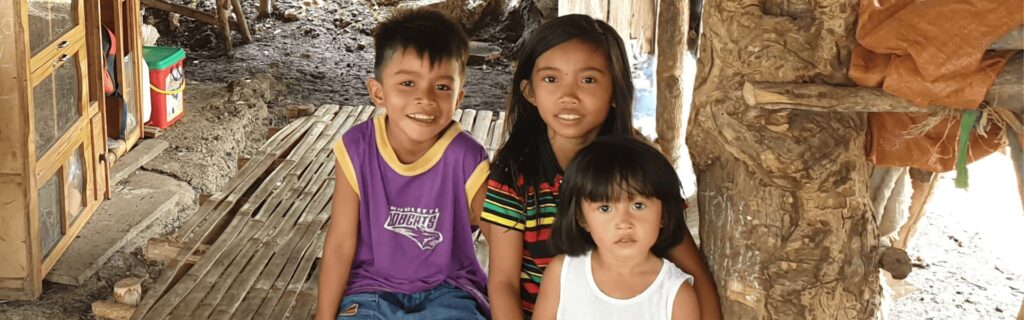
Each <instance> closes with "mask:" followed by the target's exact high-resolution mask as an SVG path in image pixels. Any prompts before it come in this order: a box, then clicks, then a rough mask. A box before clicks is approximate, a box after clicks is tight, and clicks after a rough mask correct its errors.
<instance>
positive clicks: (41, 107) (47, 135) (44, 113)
mask: <svg viewBox="0 0 1024 320" xmlns="http://www.w3.org/2000/svg"><path fill="white" fill-rule="evenodd" d="M32 98H33V99H34V101H33V102H32V109H33V110H34V111H35V115H34V117H35V131H36V159H37V160H38V159H39V158H42V157H43V155H44V154H46V152H47V151H49V150H50V147H53V144H54V143H56V142H57V123H56V122H55V120H54V116H55V115H54V110H53V75H50V76H47V77H46V79H43V81H42V82H39V84H37V85H36V87H35V88H32Z"/></svg>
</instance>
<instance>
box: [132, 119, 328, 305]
mask: <svg viewBox="0 0 1024 320" xmlns="http://www.w3.org/2000/svg"><path fill="white" fill-rule="evenodd" d="M310 125H312V123H311V122H308V121H304V123H303V124H299V125H297V126H296V127H294V129H301V130H290V129H286V130H290V131H292V132H290V133H289V134H288V137H287V138H281V139H280V140H279V141H278V142H280V143H276V145H275V144H271V143H270V142H268V144H266V145H265V146H274V147H276V148H275V150H274V151H273V152H271V153H270V154H269V155H268V156H267V157H266V159H264V160H262V161H260V165H262V164H263V163H264V162H267V161H268V160H269V162H273V161H274V160H275V158H276V157H277V155H278V154H279V153H280V152H282V151H283V149H284V148H286V147H288V146H289V145H291V144H292V143H293V141H296V140H298V139H299V138H300V137H302V134H303V133H304V132H305V128H308V126H310ZM289 126H290V125H289ZM272 140H273V139H272ZM249 164H250V165H253V162H250V163H249ZM255 166H258V165H254V167H250V166H246V169H247V170H252V171H255V170H254V169H255V168H256V167H255ZM278 169H281V168H280V167H279V168H278ZM239 176H243V175H242V174H239V175H236V177H235V178H232V179H231V180H229V183H228V185H229V186H230V189H229V190H231V194H229V195H227V197H228V199H229V201H230V199H231V197H236V198H237V197H240V194H241V193H244V192H245V190H246V189H248V188H249V185H250V184H251V182H249V183H246V184H245V185H244V186H243V187H241V188H239V187H238V185H239V184H241V180H243V178H238V177H239ZM232 180H233V181H235V182H234V186H232V182H231V181H232ZM261 187H264V186H261ZM235 193H238V194H239V195H238V196H235V195H234V194H235ZM215 197H216V198H224V197H225V195H224V194H223V193H219V194H218V195H216V196H215ZM211 203H212V204H210V205H209V206H204V208H206V211H207V213H209V214H210V215H211V216H212V217H215V218H214V219H216V220H221V219H223V218H216V217H221V216H224V217H226V215H227V214H228V213H227V212H226V210H227V208H228V207H229V206H228V205H222V206H218V205H220V204H219V203H218V202H217V201H213V202H211ZM213 209H217V210H213ZM200 210H201V211H202V210H203V208H200ZM212 211H217V212H212ZM196 214H197V215H198V214H200V213H199V212H197V213H196ZM198 220H199V221H196V222H195V224H196V225H198V224H199V222H200V221H201V220H202V217H201V218H200V219H198ZM247 220H248V217H243V216H235V217H234V218H232V219H231V221H230V222H228V223H227V229H226V230H223V231H221V232H220V233H219V235H218V237H220V238H224V237H227V238H228V239H231V238H233V237H235V236H237V235H238V234H239V233H240V232H241V231H242V229H243V228H244V227H243V226H244V225H245V224H246V223H247V222H248V221H247ZM211 221H212V220H211ZM193 227H195V226H193ZM217 228H218V227H217V223H212V222H211V223H207V224H205V225H204V227H202V228H200V229H198V230H197V232H195V236H191V237H189V238H190V239H191V240H190V241H189V242H186V243H190V244H191V245H190V246H191V247H192V248H191V249H189V250H182V251H181V252H180V253H179V254H178V256H177V257H175V262H174V263H172V266H170V267H168V268H166V269H165V270H164V272H163V273H162V274H161V275H160V278H158V279H157V281H156V283H155V284H154V285H153V288H155V289H154V290H151V291H150V292H149V293H148V294H146V295H145V296H144V297H143V300H142V302H141V304H140V305H139V309H138V310H137V311H136V313H135V315H134V316H133V317H132V319H142V318H143V316H147V315H148V314H149V313H150V312H151V311H152V310H151V309H153V308H156V307H158V306H160V305H161V304H160V303H158V301H159V302H163V301H162V297H163V296H165V295H170V294H171V293H174V288H173V287H171V286H172V285H174V284H176V283H178V282H179V281H180V280H181V279H183V278H184V276H185V275H186V274H185V271H186V270H188V271H192V269H194V268H196V267H199V268H206V269H207V270H208V269H209V265H204V262H203V261H200V263H198V264H196V266H194V267H186V265H187V264H186V260H187V258H188V256H189V255H190V254H191V253H192V252H194V251H195V250H196V249H197V248H198V246H199V245H200V242H201V241H199V240H200V239H205V238H211V237H212V236H214V235H213V231H214V230H215V229H217ZM187 234H192V232H191V231H190V232H189V233H187ZM181 237H182V238H184V235H182V236H181ZM172 239H173V238H172ZM174 240H181V238H177V239H174ZM218 243H222V242H221V241H218ZM223 243H225V244H220V246H226V242H223ZM218 250H219V251H218ZM222 250H223V248H222V247H221V248H218V247H217V246H216V245H215V246H211V248H210V251H211V252H216V255H219V254H220V252H221V251H222ZM208 260H209V259H208ZM210 264H212V262H210ZM203 272H205V270H203ZM179 290H185V289H179ZM179 295H183V293H180V294H179ZM171 299H174V298H171ZM173 303H177V301H173V302H171V303H163V305H167V304H171V305H173ZM160 308H162V309H160V310H157V312H156V313H157V314H158V318H162V317H163V316H164V315H166V313H167V312H170V310H169V308H170V306H163V307H160ZM165 309H166V310H165ZM160 313H163V314H162V315H159V314H160Z"/></svg>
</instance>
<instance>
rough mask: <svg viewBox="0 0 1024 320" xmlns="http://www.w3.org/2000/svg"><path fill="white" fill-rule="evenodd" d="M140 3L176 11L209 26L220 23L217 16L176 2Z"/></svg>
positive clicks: (143, 0)
mask: <svg viewBox="0 0 1024 320" xmlns="http://www.w3.org/2000/svg"><path fill="white" fill-rule="evenodd" d="M142 4H144V5H146V6H147V7H152V8H155V9H159V10H162V11H167V12H171V13H177V14H180V15H183V16H186V17H189V18H192V19H195V20H196V21H199V22H202V23H205V24H208V25H211V26H218V25H220V24H219V23H218V22H217V17H214V16H213V15H211V14H209V13H206V12H202V11H199V10H198V9H195V8H191V7H187V6H183V5H180V4H176V3H168V2H164V1H163V0H142Z"/></svg>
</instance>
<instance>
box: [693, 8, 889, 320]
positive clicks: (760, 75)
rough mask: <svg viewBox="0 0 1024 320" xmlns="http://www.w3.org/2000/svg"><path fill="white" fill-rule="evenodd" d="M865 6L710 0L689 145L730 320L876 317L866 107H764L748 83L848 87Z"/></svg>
mask: <svg viewBox="0 0 1024 320" xmlns="http://www.w3.org/2000/svg"><path fill="white" fill-rule="evenodd" d="M856 12H857V1H853V0H821V1H807V0H803V1H800V0H760V1H754V0H710V1H707V2H705V3H704V8H703V19H704V21H703V25H704V27H703V30H704V33H703V35H702V36H703V39H702V40H701V43H702V45H701V48H700V50H701V54H700V59H699V60H700V61H699V67H698V78H697V81H696V86H697V88H696V91H695V94H694V109H693V111H692V113H693V116H692V117H691V119H693V120H692V121H691V122H690V125H689V132H688V134H687V137H688V139H687V142H688V145H689V147H690V150H691V153H692V154H693V157H694V166H695V170H696V173H697V181H698V203H699V207H700V221H701V226H700V232H701V234H700V238H701V247H702V250H703V252H704V255H705V257H706V258H707V262H708V264H709V265H710V267H711V271H712V273H714V275H715V280H716V282H717V283H718V288H719V294H720V295H721V298H722V308H723V310H722V311H723V316H724V318H725V319H867V318H871V317H873V316H874V315H875V313H876V312H877V310H878V305H879V301H880V286H879V271H878V269H877V268H878V263H877V261H878V256H877V255H878V231H877V222H876V221H875V218H874V216H873V213H872V209H871V200H870V197H869V195H868V176H869V167H870V165H869V163H868V162H867V161H866V158H865V155H864V150H865V148H864V143H865V135H864V133H865V130H866V120H865V117H864V116H863V114H860V113H836V112H815V111H804V110H768V109H763V108H757V107H749V106H747V105H746V103H745V102H744V100H743V95H742V88H743V83H744V82H745V81H766V82H794V83H799V82H817V83H827V84H833V85H850V81H849V79H848V78H847V76H846V71H847V67H848V65H849V58H850V52H851V50H852V48H853V45H854V41H855V40H854V36H853V30H854V27H855V21H856V16H855V15H856Z"/></svg>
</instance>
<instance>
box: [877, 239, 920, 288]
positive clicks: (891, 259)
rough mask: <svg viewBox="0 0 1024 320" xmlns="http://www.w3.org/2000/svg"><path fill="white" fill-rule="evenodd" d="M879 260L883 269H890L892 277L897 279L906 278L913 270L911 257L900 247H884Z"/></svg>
mask: <svg viewBox="0 0 1024 320" xmlns="http://www.w3.org/2000/svg"><path fill="white" fill-rule="evenodd" d="M878 262H879V265H880V267H881V268H882V270H885V271H888V272H889V274H890V275H892V278H893V279H897V280H902V279H906V278H907V275H909V274H910V270H912V268H911V265H910V257H909V256H907V252H906V251H903V249H899V248H894V247H886V248H883V249H882V255H881V258H880V259H879V261H878Z"/></svg>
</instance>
